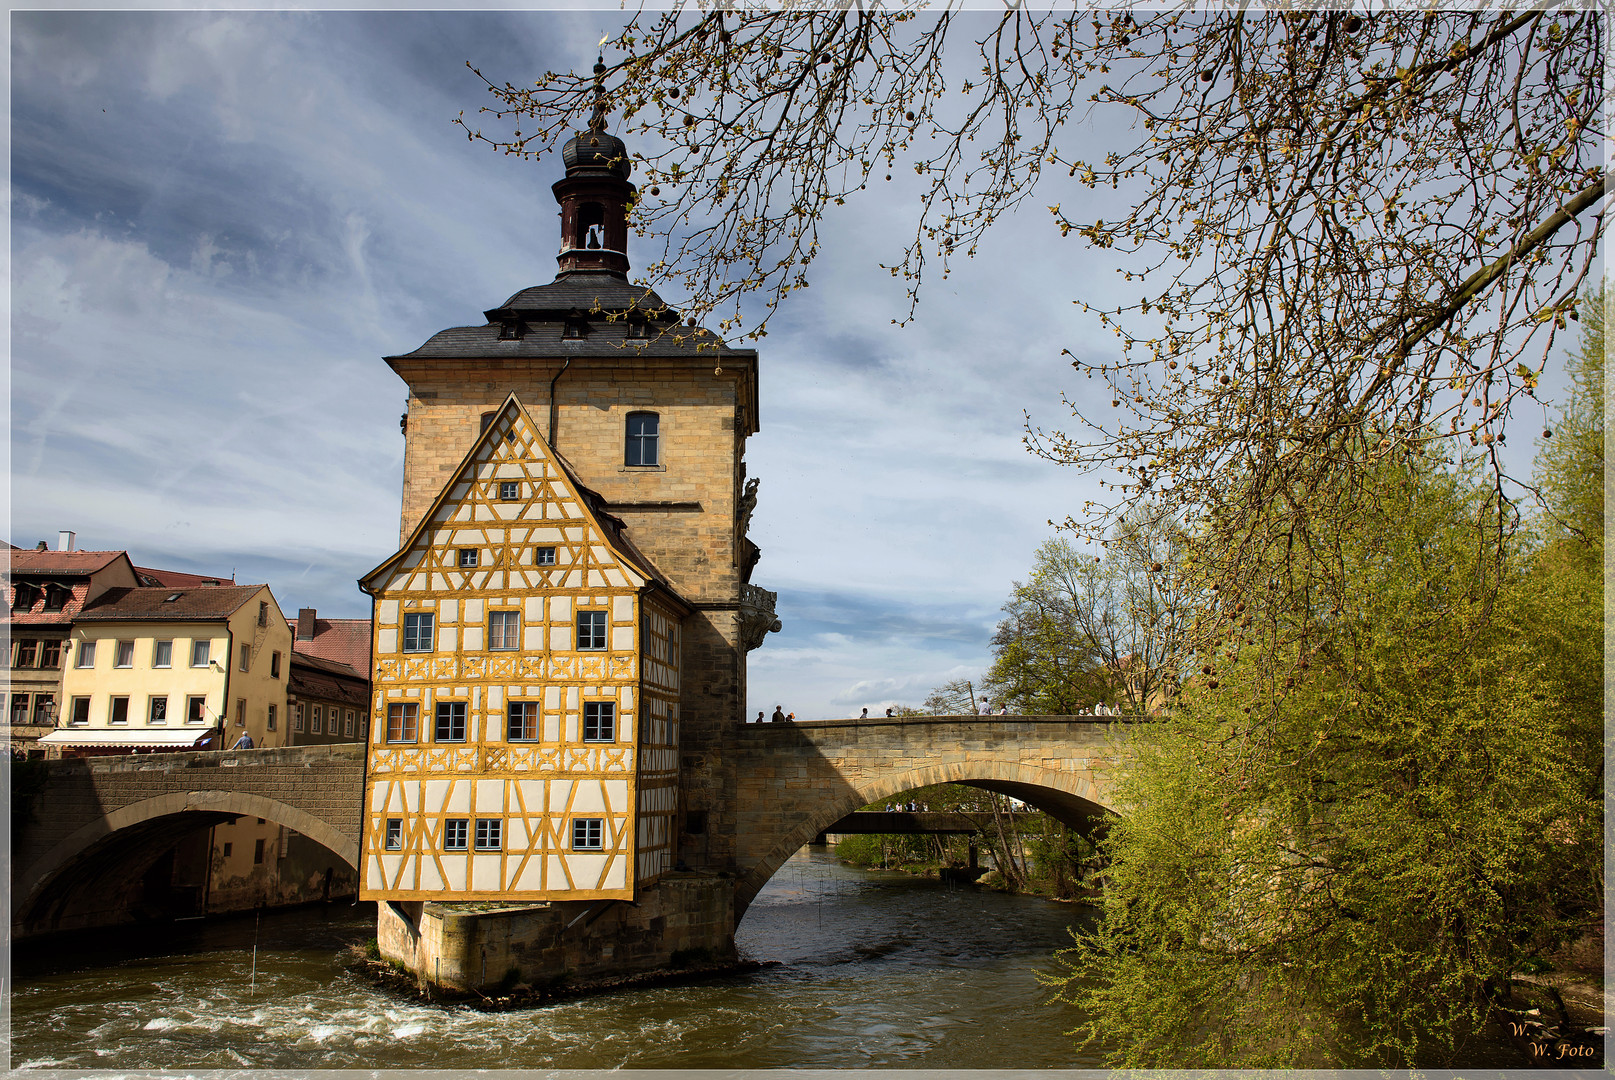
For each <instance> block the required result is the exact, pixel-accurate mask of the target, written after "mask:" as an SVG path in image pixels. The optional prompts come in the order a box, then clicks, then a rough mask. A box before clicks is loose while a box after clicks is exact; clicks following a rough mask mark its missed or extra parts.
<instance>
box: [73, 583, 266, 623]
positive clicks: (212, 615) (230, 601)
mask: <svg viewBox="0 0 1615 1080" xmlns="http://www.w3.org/2000/svg"><path fill="white" fill-rule="evenodd" d="M266 587H267V586H264V585H209V586H205V587H199V588H193V589H175V588H172V587H171V586H167V585H164V586H162V587H161V588H149V587H143V588H138V589H108V590H107V591H106V592H104V593H102V594H101V595H100V596H98V597H96V598H95V601H94V602H93V603H91V604H87V605H86V606H85V607H84V609H83V610H82V611H80V612H79V616H78V621H79V622H89V621H101V622H122V621H124V620H126V619H127V620H142V621H144V620H150V619H227V618H229V617H230V616H231V615H233V614H234V613H235V611H236V609H237V608H239V607H241V605H242V604H245V603H247V602H248V601H249V600H251V599H252V598H253V597H255V596H257V595H258V593H259V592H260V591H261V590H263V589H264V588H266ZM170 597H172V598H173V599H170Z"/></svg>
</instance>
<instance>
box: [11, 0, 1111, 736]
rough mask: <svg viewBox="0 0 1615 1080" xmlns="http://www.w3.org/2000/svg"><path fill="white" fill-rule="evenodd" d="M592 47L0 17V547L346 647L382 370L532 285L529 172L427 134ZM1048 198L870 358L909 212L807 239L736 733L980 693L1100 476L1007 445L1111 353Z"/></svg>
mask: <svg viewBox="0 0 1615 1080" xmlns="http://www.w3.org/2000/svg"><path fill="white" fill-rule="evenodd" d="M620 18H621V14H620V12H619V11H618V9H617V8H616V6H615V5H612V6H611V7H610V8H609V9H604V10H598V11H589V10H584V11H560V12H554V11H552V12H493V11H484V12H476V13H445V12H396V11H393V12H351V11H350V12H319V11H299V12H273V11H255V12H230V11H222V12H221V11H214V12H184V11H140V12H133V11H130V12H118V11H97V12H89V11H76V12H75V11H31V12H13V13H12V15H11V24H10V34H11V36H10V59H11V78H10V88H9V89H10V105H11V109H10V140H11V170H12V171H11V184H12V189H11V192H12V214H11V219H10V222H9V226H10V239H11V259H12V262H11V273H12V280H11V295H10V305H11V308H10V316H11V363H10V369H9V379H10V382H9V393H10V400H11V410H10V425H11V427H10V440H9V448H10V455H11V456H10V467H9V469H8V470H7V473H8V475H9V479H10V484H11V488H10V492H9V499H8V500H7V504H8V506H9V512H10V520H9V522H8V523H7V536H6V538H7V539H9V540H10V541H11V542H12V543H14V544H17V545H19V546H22V547H32V546H33V545H34V544H35V543H36V542H37V541H39V540H42V539H43V540H48V541H49V542H50V544H51V546H53V547H54V546H55V544H56V538H57V533H58V531H59V530H63V529H71V530H73V531H75V532H76V533H77V544H78V546H79V547H83V548H92V549H126V550H128V551H129V552H130V555H131V557H132V558H133V559H134V561H135V562H136V564H138V565H144V566H157V567H164V568H168V569H175V570H186V571H193V572H200V573H208V574H227V575H228V574H233V575H234V576H235V578H236V580H238V581H241V582H251V583H257V582H267V583H268V584H269V585H270V586H271V587H272V588H273V590H274V593H275V596H276V599H277V600H278V601H279V602H280V605H281V607H282V608H283V609H285V610H286V611H288V612H295V611H296V610H297V609H298V608H300V607H314V608H317V609H318V610H319V612H320V613H321V614H322V615H325V616H331V617H367V616H368V615H369V613H370V609H369V598H368V597H366V596H365V595H364V594H362V593H361V592H359V590H358V587H357V585H356V583H355V582H356V579H357V578H358V577H359V576H360V575H361V574H363V573H364V572H366V571H367V570H369V569H371V568H372V567H374V566H376V565H377V564H379V563H380V562H382V561H383V560H384V559H386V558H387V557H388V556H389V555H391V554H392V552H393V551H394V549H395V545H396V542H397V536H398V514H399V499H400V491H401V483H402V462H403V447H404V442H403V437H402V435H401V434H400V432H399V424H398V420H399V415H400V414H401V413H402V412H403V411H404V408H405V387H404V384H403V383H402V382H401V381H400V380H399V379H398V378H397V377H396V376H395V375H394V374H393V373H392V372H391V371H390V370H389V369H388V368H387V366H386V365H385V364H384V363H383V362H382V360H381V358H382V357H383V356H386V355H391V354H396V353H404V352H408V351H410V350H412V349H414V348H416V347H417V346H419V345H420V344H421V343H422V342H424V341H425V340H426V339H427V338H429V337H430V336H431V335H432V334H434V333H436V332H437V331H439V330H442V329H444V328H447V327H451V326H462V325H469V324H480V323H481V322H482V321H483V320H482V316H481V312H482V311H483V310H484V309H486V308H490V307H494V306H497V305H498V304H500V303H502V302H503V301H504V300H505V298H506V297H508V296H510V295H511V294H513V293H515V292H517V291H519V290H520V289H522V288H526V287H528V286H531V285H537V284H543V283H546V282H548V281H550V280H552V279H553V277H554V274H555V263H554V251H555V246H556V240H557V222H556V216H555V205H554V201H553V196H552V195H551V193H550V190H549V188H550V184H551V183H553V182H554V181H555V180H556V179H558V178H559V176H560V171H561V166H560V163H559V161H558V160H556V159H555V158H553V157H548V158H545V159H544V160H543V161H541V162H539V163H537V164H534V163H531V162H523V161H519V160H516V159H514V158H508V157H504V156H502V155H500V154H498V153H497V152H495V151H493V150H491V149H489V148H487V147H486V146H482V145H478V144H474V143H472V142H470V141H468V140H467V138H466V137H465V134H464V132H463V131H461V129H459V128H457V127H455V126H454V124H453V123H452V121H453V120H454V118H455V117H456V116H457V115H458V114H459V113H460V112H461V111H462V110H464V111H465V112H466V113H467V114H468V115H470V114H473V113H474V112H475V110H477V109H478V108H479V107H481V106H482V105H484V104H489V103H491V99H490V97H489V95H488V93H487V91H486V89H485V88H484V87H483V84H482V82H481V80H479V79H478V78H477V77H476V76H475V75H474V74H473V73H472V72H471V71H470V70H469V69H468V67H467V62H469V63H470V65H471V66H473V67H476V68H479V69H480V70H481V71H482V72H483V73H484V74H486V75H488V76H489V78H491V79H493V80H494V81H495V82H503V81H506V80H509V81H511V82H514V83H516V84H517V85H520V84H522V83H524V82H527V83H530V82H531V81H532V80H533V79H534V78H536V77H537V76H538V75H539V74H541V73H542V72H543V71H544V70H545V69H547V68H562V67H580V66H586V65H588V64H590V63H592V61H593V58H594V52H595V49H596V43H597V42H598V41H599V40H600V38H601V37H602V36H603V35H604V34H606V33H607V32H610V31H612V30H614V29H615V28H616V26H617V25H618V22H617V20H619V19H620ZM1077 134H1078V137H1083V138H1092V139H1093V140H1094V141H1095V142H1096V143H1101V144H1102V143H1103V142H1104V140H1105V139H1106V138H1109V137H1111V135H1112V134H1113V133H1106V132H1104V131H1100V130H1096V129H1082V128H1079V129H1078V132H1077ZM1092 156H1094V157H1099V156H1102V155H1101V154H1100V153H1094V154H1092ZM1083 197H1084V196H1083V195H1082V194H1081V193H1073V192H1071V191H1064V192H1062V191H1057V190H1054V189H1052V188H1051V189H1050V190H1049V191H1048V192H1047V195H1046V197H1045V193H1044V192H1043V191H1042V190H1040V191H1039V192H1038V194H1037V196H1036V197H1035V198H1032V199H1030V200H1028V203H1027V204H1026V206H1025V207H1024V208H1023V209H1022V210H1021V211H1020V212H1018V213H1016V214H1014V215H1012V216H1010V217H1009V218H1007V219H1005V220H1003V221H1001V222H1000V223H998V224H997V225H995V226H994V228H993V230H992V231H991V232H990V233H989V234H988V238H987V240H986V242H985V243H984V244H983V245H982V248H981V251H980V254H978V256H977V257H976V259H975V260H974V261H972V262H967V263H962V264H959V265H958V266H957V267H956V269H955V271H954V273H953V275H952V276H951V277H950V278H949V280H947V281H946V282H932V283H931V284H929V285H928V286H927V287H926V289H925V291H924V292H923V293H922V299H921V306H920V309H919V312H918V319H917V321H916V322H915V323H913V324H912V325H909V326H907V327H903V328H899V327H895V326H893V325H892V323H891V320H892V319H893V318H894V317H900V316H901V315H902V314H903V313H904V311H905V310H906V301H905V297H904V294H903V292H902V288H901V285H900V284H899V283H897V282H895V281H893V279H892V278H891V277H890V275H889V274H888V273H887V272H886V271H884V270H882V269H880V266H879V264H880V262H881V261H883V260H884V261H892V260H894V259H895V257H896V256H897V255H898V253H899V252H900V250H901V247H902V245H903V243H904V242H905V240H906V239H907V235H906V233H905V231H904V227H903V223H904V221H905V220H906V219H905V217H904V213H905V210H904V207H903V203H904V201H905V200H910V201H911V200H912V199H913V192H912V191H911V190H909V189H907V188H905V187H904V186H903V185H901V184H893V185H892V186H891V187H890V188H884V189H880V190H872V191H870V192H868V193H867V197H866V198H863V199H861V200H851V201H849V204H848V206H847V207H846V208H845V209H844V210H842V211H839V212H837V213H835V214H833V215H832V216H831V217H830V218H828V219H827V220H826V222H825V224H824V229H823V233H822V235H823V239H824V254H823V255H822V256H821V257H820V259H819V260H818V261H817V262H816V263H815V274H814V278H813V287H812V288H810V289H809V290H807V291H806V292H803V293H798V294H796V295H795V296H794V297H793V298H792V299H791V300H790V301H788V302H787V304H786V306H785V307H784V308H783V309H782V310H781V312H780V314H779V315H778V316H776V318H775V320H774V322H773V323H772V324H771V328H770V332H769V335H768V337H767V338H766V339H764V340H763V341H761V342H758V343H756V345H757V347H758V348H759V351H760V354H761V361H760V369H761V373H760V380H761V418H760V419H761V433H760V434H758V435H756V436H754V437H753V438H752V439H751V440H750V442H749V444H748V448H747V463H748V471H749V474H750V475H751V476H754V477H758V478H760V480H761V489H760V498H759V502H758V505H757V510H756V513H755V515H754V517H753V520H752V526H751V529H752V531H751V536H752V538H753V540H754V541H755V542H756V543H757V544H758V545H759V546H760V547H761V549H762V552H763V555H762V559H761V561H760V563H759V564H758V566H757V569H756V572H755V573H754V575H753V579H752V580H753V581H754V582H755V583H756V584H759V585H761V586H763V587H764V588H767V589H771V590H775V591H777V592H778V594H779V601H778V613H779V616H780V618H781V621H782V623H783V629H782V630H781V631H780V632H779V633H776V634H771V635H769V638H768V640H767V643H766V644H765V645H764V646H763V647H761V648H760V649H758V650H756V651H754V652H752V653H751V654H750V657H749V679H750V687H751V694H750V699H751V700H750V705H749V708H750V710H751V712H753V713H755V712H756V711H758V710H765V711H771V710H772V708H773V706H774V705H775V704H781V705H783V706H784V707H785V709H786V710H787V711H791V712H794V713H795V714H796V715H797V717H798V718H801V719H818V718H827V717H835V716H849V715H856V714H857V712H858V710H859V709H860V708H865V707H867V708H869V709H870V710H871V712H878V711H880V710H882V709H883V708H884V707H885V706H887V705H890V704H911V705H918V704H919V703H920V701H921V700H922V699H923V698H924V697H925V695H926V694H927V692H928V691H929V690H930V689H932V688H933V687H935V686H938V685H940V684H941V683H943V682H945V681H947V680H949V679H954V678H961V677H968V678H974V677H977V676H979V675H980V673H981V672H982V671H983V670H984V669H985V667H986V665H987V663H988V662H989V643H990V639H991V636H992V632H993V628H994V626H995V624H996V622H997V620H998V618H999V617H1000V608H1001V606H1002V605H1003V604H1004V602H1005V601H1006V600H1007V599H1008V597H1009V595H1010V592H1011V590H1012V588H1013V586H1014V582H1015V581H1016V580H1018V579H1024V577H1025V576H1026V573H1027V571H1028V569H1029V568H1030V566H1031V563H1032V556H1033V552H1034V550H1035V549H1036V548H1037V546H1038V545H1039V544H1040V543H1042V542H1043V541H1045V540H1047V539H1048V538H1050V537H1051V536H1054V535H1056V533H1055V529H1054V527H1053V525H1052V524H1051V521H1059V520H1063V519H1064V518H1065V517H1066V516H1067V515H1068V514H1074V513H1077V512H1079V511H1080V509H1081V506H1082V503H1083V501H1084V500H1085V499H1087V498H1090V497H1093V496H1094V495H1096V494H1097V484H1098V481H1099V479H1101V477H1098V476H1084V475H1081V474H1079V473H1078V472H1077V471H1075V470H1073V469H1071V468H1068V467H1062V466H1059V465H1056V464H1052V463H1050V462H1047V461H1044V460H1041V459H1038V458H1036V457H1034V456H1033V455H1032V454H1030V453H1029V452H1028V451H1027V449H1026V448H1025V446H1024V445H1023V442H1022V439H1023V436H1024V434H1025V429H1026V425H1027V424H1028V423H1033V424H1037V425H1040V426H1043V427H1051V426H1052V427H1059V426H1062V425H1063V424H1066V423H1067V422H1068V421H1069V419H1070V414H1069V411H1068V410H1067V408H1066V407H1065V406H1064V405H1062V403H1061V397H1060V395H1061V393H1062V392H1066V393H1068V394H1070V395H1071V396H1072V398H1073V400H1074V401H1076V402H1077V403H1078V404H1079V405H1080V404H1081V403H1082V402H1083V401H1084V400H1085V399H1084V395H1085V394H1086V393H1088V392H1090V391H1092V392H1097V391H1098V388H1099V384H1098V383H1095V382H1085V381H1083V380H1081V379H1080V378H1079V377H1078V376H1076V375H1075V373H1074V372H1073V371H1072V369H1071V367H1070V365H1069V360H1068V359H1066V358H1063V357H1062V355H1061V350H1062V349H1065V348H1069V349H1070V350H1071V351H1072V352H1073V353H1075V354H1077V355H1080V356H1083V357H1084V358H1086V359H1089V360H1093V361H1097V362H1104V361H1105V359H1106V358H1107V356H1110V355H1112V352H1111V350H1112V346H1111V342H1112V341H1114V338H1113V337H1112V336H1111V335H1110V333H1109V331H1106V330H1103V329H1102V328H1100V327H1099V326H1098V324H1097V321H1096V320H1093V319H1092V318H1091V317H1089V316H1086V315H1084V314H1083V312H1082V310H1081V308H1080V307H1079V306H1077V305H1074V304H1073V298H1075V297H1077V296H1082V297H1083V298H1085V299H1090V300H1094V299H1097V300H1103V299H1105V298H1106V296H1107V294H1108V291H1109V290H1111V289H1113V288H1114V287H1115V286H1113V285H1112V284H1111V283H1112V281H1119V278H1118V277H1117V275H1116V271H1115V268H1114V266H1111V265H1107V264H1106V263H1105V260H1104V258H1103V256H1102V254H1101V255H1097V256H1096V255H1095V254H1094V253H1092V252H1089V251H1087V250H1085V249H1083V248H1080V247H1078V246H1076V244H1077V242H1076V241H1073V240H1062V239H1061V238H1060V236H1059V233H1058V230H1057V229H1056V228H1055V227H1054V226H1053V225H1052V224H1051V222H1050V217H1049V214H1048V212H1047V210H1046V209H1045V207H1046V206H1047V205H1049V204H1052V203H1056V202H1063V204H1064V205H1065V206H1066V207H1067V208H1068V209H1069V208H1070V207H1071V206H1072V205H1075V204H1076V202H1077V200H1080V199H1082V198H1083ZM644 254H645V255H646V256H648V255H649V251H648V246H647V250H646V251H645V252H644ZM633 255H634V248H633V245H632V243H631V244H630V258H632V257H633ZM660 291H661V292H662V295H663V296H664V297H666V298H667V299H668V300H669V301H670V302H672V303H673V304H674V305H675V306H676V305H677V304H678V303H679V301H680V300H681V299H682V297H681V296H680V295H679V293H678V291H677V290H676V289H675V288H672V287H668V286H663V287H661V289H660ZM1135 291H1136V289H1135ZM742 344H751V343H742ZM1106 396H1108V395H1106Z"/></svg>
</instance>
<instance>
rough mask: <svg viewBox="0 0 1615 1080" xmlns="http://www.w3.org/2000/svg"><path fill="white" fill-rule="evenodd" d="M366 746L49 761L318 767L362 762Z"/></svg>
mask: <svg viewBox="0 0 1615 1080" xmlns="http://www.w3.org/2000/svg"><path fill="white" fill-rule="evenodd" d="M364 756H365V744H364V743H322V744H318V745H310V746H269V747H254V748H253V749H251V750H181V751H178V752H176V753H168V754H102V755H96V756H93V757H64V758H53V759H46V760H44V761H43V762H41V764H44V765H45V766H47V767H48V768H49V769H51V770H52V771H55V770H58V769H60V770H79V769H83V770H88V771H89V772H92V773H121V772H142V771H150V770H170V769H185V768H209V767H214V766H216V767H219V768H233V767H238V766H242V765H247V766H252V765H290V764H308V765H314V764H316V763H319V762H327V761H350V760H353V759H360V760H362V759H363V758H364Z"/></svg>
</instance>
